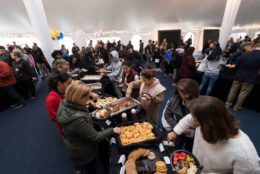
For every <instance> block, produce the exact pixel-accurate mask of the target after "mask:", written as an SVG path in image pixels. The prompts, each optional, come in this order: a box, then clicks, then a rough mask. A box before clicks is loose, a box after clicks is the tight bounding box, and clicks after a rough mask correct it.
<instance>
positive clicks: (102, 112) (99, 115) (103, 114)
mask: <svg viewBox="0 0 260 174" xmlns="http://www.w3.org/2000/svg"><path fill="white" fill-rule="evenodd" d="M109 115H110V113H109V111H108V110H106V109H100V110H98V111H97V112H96V118H97V119H105V118H108V117H109Z"/></svg>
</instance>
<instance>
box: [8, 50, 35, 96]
mask: <svg viewBox="0 0 260 174" xmlns="http://www.w3.org/2000/svg"><path fill="white" fill-rule="evenodd" d="M11 57H12V59H13V60H14V61H13V64H12V67H13V70H14V74H15V77H16V80H17V83H16V87H17V91H18V93H19V94H20V95H21V96H23V97H24V98H27V99H28V98H30V97H31V99H34V98H35V96H36V91H35V86H34V83H33V81H35V80H36V77H35V76H34V73H33V69H32V68H31V67H30V65H29V63H28V62H27V61H25V60H23V59H22V58H21V54H20V53H19V52H13V53H11Z"/></svg>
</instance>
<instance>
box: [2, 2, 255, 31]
mask: <svg viewBox="0 0 260 174" xmlns="http://www.w3.org/2000/svg"><path fill="white" fill-rule="evenodd" d="M42 1H43V5H44V8H45V12H46V15H47V20H48V22H49V26H50V27H56V28H58V29H59V30H61V31H63V32H71V31H76V30H78V29H83V30H85V31H91V32H93V31H100V30H102V31H110V30H149V29H151V28H155V27H156V26H158V25H170V26H173V27H176V28H180V27H184V28H185V27H186V28H192V27H193V28H198V27H203V26H204V27H219V26H220V25H221V21H222V17H223V13H224V10H225V4H226V0H42ZM0 3H1V10H0V25H1V27H0V32H33V28H32V26H31V24H30V20H29V17H28V15H27V13H26V10H25V7H24V4H23V1H22V0H0ZM259 9H260V0H242V3H241V6H240V10H239V12H238V16H237V19H236V23H235V25H236V26H237V25H240V26H243V25H248V24H253V23H254V24H255V23H258V24H259V23H260V18H259V16H260V12H259Z"/></svg>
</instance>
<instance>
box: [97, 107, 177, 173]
mask: <svg viewBox="0 0 260 174" xmlns="http://www.w3.org/2000/svg"><path fill="white" fill-rule="evenodd" d="M126 113H127V115H128V121H127V122H121V118H120V116H121V115H120V114H119V115H116V116H114V117H112V118H109V119H108V120H109V122H108V121H107V120H95V127H96V129H97V130H102V129H106V128H108V127H115V126H120V125H123V124H128V123H131V122H142V121H149V120H150V119H149V117H148V116H147V115H146V113H145V112H144V111H143V110H140V111H139V112H138V114H137V118H136V119H132V118H131V114H130V111H126ZM108 123H109V124H108ZM154 129H155V130H156V132H157V136H158V140H157V141H154V142H152V143H151V145H149V146H145V147H143V148H147V149H151V150H152V151H153V152H155V153H156V154H157V157H158V158H160V160H162V161H164V157H169V158H170V154H171V152H172V151H169V150H168V148H167V147H165V146H163V147H164V149H165V150H164V151H162V152H161V151H160V148H159V144H161V143H162V140H163V139H166V136H167V133H166V132H164V130H163V129H162V128H160V127H159V126H158V125H156V124H154ZM104 145H106V146H107V147H108V150H105V147H104ZM99 147H100V148H99V149H100V151H102V152H101V156H100V155H99V156H100V157H101V158H103V159H105V160H101V161H106V160H107V159H109V173H110V174H119V173H120V170H121V168H122V166H123V164H121V163H118V161H119V159H120V156H121V155H125V157H126V160H127V156H128V154H129V153H130V152H132V151H133V150H135V149H137V148H139V147H142V146H136V147H134V148H127V149H126V148H123V147H122V146H120V145H119V142H118V139H117V137H116V136H114V137H111V138H110V139H107V140H106V143H103V145H102V146H99ZM107 147H106V148H107ZM146 162H147V161H146ZM104 163H105V162H104ZM167 167H168V173H169V174H171V173H172V169H171V166H170V165H167Z"/></svg>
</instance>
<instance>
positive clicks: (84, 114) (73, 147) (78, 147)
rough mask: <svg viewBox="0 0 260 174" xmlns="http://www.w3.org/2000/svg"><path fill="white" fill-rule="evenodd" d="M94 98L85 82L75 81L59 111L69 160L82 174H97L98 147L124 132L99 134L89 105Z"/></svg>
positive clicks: (104, 131)
mask: <svg viewBox="0 0 260 174" xmlns="http://www.w3.org/2000/svg"><path fill="white" fill-rule="evenodd" d="M91 98H93V93H92V91H91V89H90V87H89V86H88V85H86V84H84V83H83V82H81V81H74V82H73V83H72V84H70V85H69V87H68V88H67V89H66V92H65V99H64V100H63V101H62V103H61V105H60V106H59V109H58V114H57V118H56V119H57V121H58V123H59V124H60V125H62V127H63V129H64V134H65V136H66V141H65V145H66V148H67V150H68V152H69V156H70V158H71V159H72V161H73V162H74V164H75V168H76V171H77V172H79V173H84V172H86V173H93V174H96V173H97V171H96V169H97V153H98V152H97V145H98V143H99V142H100V141H102V140H104V139H105V138H107V137H109V136H111V135H112V134H113V133H117V134H119V133H120V128H118V127H115V128H108V129H105V130H103V131H100V132H98V131H96V130H95V129H94V123H93V120H92V118H91V114H90V113H89V111H88V109H87V108H86V103H87V102H88V101H89V100H91Z"/></svg>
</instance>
